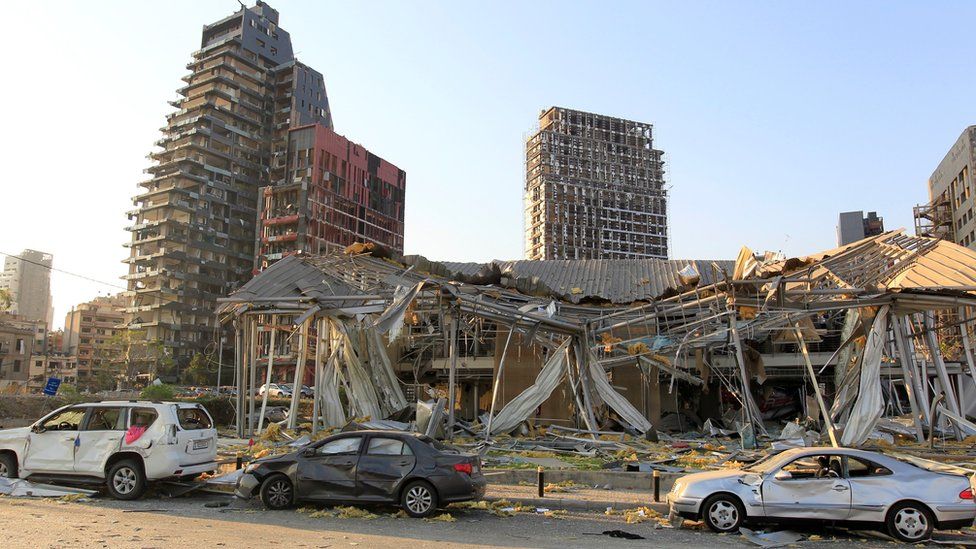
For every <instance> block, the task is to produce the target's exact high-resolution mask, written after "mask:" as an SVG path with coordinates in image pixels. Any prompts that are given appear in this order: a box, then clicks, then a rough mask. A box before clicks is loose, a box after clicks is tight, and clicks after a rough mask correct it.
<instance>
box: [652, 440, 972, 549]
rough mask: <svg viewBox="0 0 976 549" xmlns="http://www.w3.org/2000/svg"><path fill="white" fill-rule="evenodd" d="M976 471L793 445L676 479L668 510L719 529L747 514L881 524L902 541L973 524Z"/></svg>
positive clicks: (755, 518)
mask: <svg viewBox="0 0 976 549" xmlns="http://www.w3.org/2000/svg"><path fill="white" fill-rule="evenodd" d="M972 473H973V471H970V470H967V469H962V468H959V467H954V466H950V465H945V464H941V463H935V462H930V461H926V460H922V459H918V458H913V457H909V456H902V455H897V456H894V455H885V454H879V453H876V452H867V451H864V450H855V449H852V448H829V447H828V448H796V449H791V450H786V451H785V452H782V453H779V454H775V455H772V456H769V457H767V458H765V459H763V460H760V461H758V462H756V463H754V464H752V465H751V466H749V467H745V468H743V469H726V470H721V471H708V472H705V473H695V474H691V475H686V476H683V477H681V478H679V479H677V480H676V481H675V483H674V486H673V487H672V488H671V492H670V493H669V494H668V503H669V504H670V507H671V512H672V513H676V514H678V515H680V516H682V517H685V518H689V519H692V520H703V521H704V522H705V524H707V525H708V527H709V528H711V529H712V530H713V531H715V532H734V531H736V530H738V529H739V526H740V525H742V524H743V523H744V522H751V523H762V522H801V521H820V522H834V523H852V524H855V525H865V526H870V527H872V528H881V529H883V531H886V532H887V533H888V534H890V535H892V536H894V537H895V538H898V539H900V540H902V541H905V542H909V543H914V542H917V541H920V540H923V539H926V538H928V537H929V536H930V535H931V533H932V530H933V529H934V528H941V529H952V528H960V527H962V526H968V525H971V524H973V520H974V519H976V502H974V501H973V478H972Z"/></svg>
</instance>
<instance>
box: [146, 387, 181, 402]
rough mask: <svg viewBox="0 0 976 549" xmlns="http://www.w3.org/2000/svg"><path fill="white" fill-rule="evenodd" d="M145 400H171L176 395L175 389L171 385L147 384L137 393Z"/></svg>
mask: <svg viewBox="0 0 976 549" xmlns="http://www.w3.org/2000/svg"><path fill="white" fill-rule="evenodd" d="M139 396H140V397H141V398H143V399H145V400H173V397H174V396H176V389H175V388H174V387H173V386H172V385H166V384H165V383H164V384H162V385H148V386H147V387H146V388H145V389H143V390H142V392H141V393H139Z"/></svg>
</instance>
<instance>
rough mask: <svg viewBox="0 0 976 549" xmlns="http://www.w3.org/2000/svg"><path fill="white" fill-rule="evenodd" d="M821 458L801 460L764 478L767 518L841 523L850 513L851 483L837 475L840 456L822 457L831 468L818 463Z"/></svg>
mask: <svg viewBox="0 0 976 549" xmlns="http://www.w3.org/2000/svg"><path fill="white" fill-rule="evenodd" d="M818 457H820V456H804V457H801V458H798V459H796V460H794V461H792V462H790V463H788V464H786V465H784V466H783V467H782V468H780V470H779V471H777V472H775V473H774V474H772V475H769V476H767V477H766V478H765V479H764V480H763V483H762V500H763V508H764V509H765V511H766V516H769V517H788V518H805V519H820V520H844V519H846V518H847V517H848V515H850V512H851V483H850V481H848V480H847V479H845V478H841V475H839V474H838V473H837V472H836V471H839V470H842V468H841V466H840V463H841V462H840V460H841V456H836V455H834V456H824V457H826V458H827V459H828V460H829V461H830V464H831V465H833V463H834V462H835V460H836V463H837V466H836V468H835V467H830V466H828V465H826V464H824V465H821V464H819V463H818V461H817V458H818Z"/></svg>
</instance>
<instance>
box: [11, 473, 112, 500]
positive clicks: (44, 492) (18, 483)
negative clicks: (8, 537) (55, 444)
mask: <svg viewBox="0 0 976 549" xmlns="http://www.w3.org/2000/svg"><path fill="white" fill-rule="evenodd" d="M97 493H98V491H97V490H83V489H81V488H69V487H66V486H54V485H52V484H38V483H35V482H30V481H29V480H24V479H18V478H6V477H0V494H3V495H5V496H11V497H38V498H57V497H61V496H73V495H79V494H80V495H82V496H93V495H95V494H97Z"/></svg>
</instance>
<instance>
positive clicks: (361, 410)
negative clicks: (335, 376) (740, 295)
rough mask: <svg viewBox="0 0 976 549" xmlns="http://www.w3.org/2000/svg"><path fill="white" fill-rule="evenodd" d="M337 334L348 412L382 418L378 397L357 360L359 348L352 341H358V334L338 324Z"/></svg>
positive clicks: (368, 376) (359, 361)
mask: <svg viewBox="0 0 976 549" xmlns="http://www.w3.org/2000/svg"><path fill="white" fill-rule="evenodd" d="M339 327H340V328H339V332H340V333H341V334H342V353H341V356H342V360H343V363H344V364H345V365H346V369H345V374H346V381H347V382H348V383H349V394H347V395H346V396H347V397H348V398H349V407H350V408H351V410H350V412H352V413H353V414H354V415H357V416H360V417H370V418H377V419H378V418H382V417H383V410H382V409H381V408H380V402H379V397H377V395H376V390H375V389H374V388H373V382H372V380H371V379H370V375H369V374H368V373H367V372H366V369H365V368H364V367H363V363H362V361H361V360H360V358H359V352H358V351H359V346H358V345H356V344H355V343H353V339H354V338H355V339H356V340H358V339H359V334H358V333H357V331H355V330H350V329H347V328H345V327H343V326H342V324H341V323H340V324H339Z"/></svg>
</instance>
